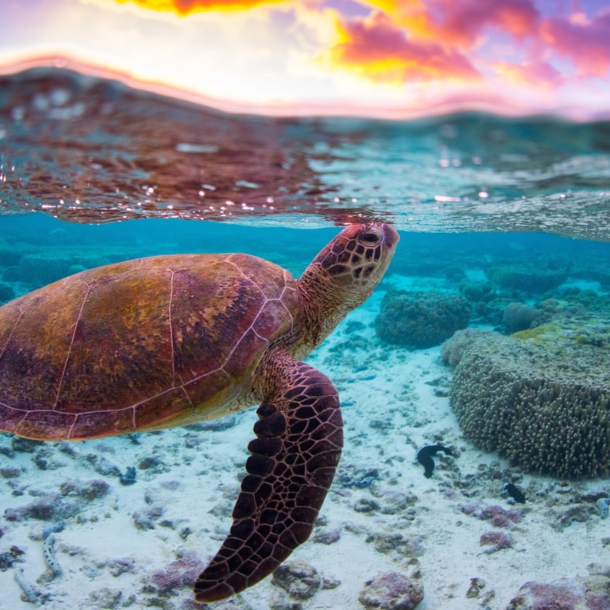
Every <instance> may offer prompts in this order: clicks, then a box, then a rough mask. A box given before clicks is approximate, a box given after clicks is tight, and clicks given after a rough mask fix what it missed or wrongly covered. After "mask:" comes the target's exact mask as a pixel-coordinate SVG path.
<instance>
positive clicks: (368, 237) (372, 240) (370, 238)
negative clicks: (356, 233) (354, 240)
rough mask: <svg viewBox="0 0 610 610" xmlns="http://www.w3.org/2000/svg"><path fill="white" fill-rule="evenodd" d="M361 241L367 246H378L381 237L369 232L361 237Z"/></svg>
mask: <svg viewBox="0 0 610 610" xmlns="http://www.w3.org/2000/svg"><path fill="white" fill-rule="evenodd" d="M360 239H361V240H362V241H364V242H366V243H367V244H376V243H377V242H378V241H379V235H377V233H373V232H371V231H367V232H366V233H363V234H362V235H361V236H360Z"/></svg>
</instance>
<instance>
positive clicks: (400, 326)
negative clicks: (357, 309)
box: [375, 290, 470, 348]
mask: <svg viewBox="0 0 610 610" xmlns="http://www.w3.org/2000/svg"><path fill="white" fill-rule="evenodd" d="M469 319H470V304H469V303H468V301H467V300H466V299H465V298H464V297H461V296H459V295H457V294H451V293H447V292H438V291H435V290H431V291H429V292H406V291H404V290H394V291H390V292H388V293H387V294H386V295H385V297H384V298H383V301H382V303H381V311H380V312H379V315H378V316H377V319H376V320H375V329H376V330H377V336H378V337H379V338H380V339H382V340H383V341H387V342H388V343H393V344H395V345H409V346H411V347H416V348H426V347H432V346H433V345H438V344H440V343H442V342H443V341H444V340H445V339H448V338H449V337H451V335H453V333H454V332H455V331H456V330H459V329H461V328H466V326H468V321H469Z"/></svg>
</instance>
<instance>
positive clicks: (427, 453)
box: [417, 444, 453, 479]
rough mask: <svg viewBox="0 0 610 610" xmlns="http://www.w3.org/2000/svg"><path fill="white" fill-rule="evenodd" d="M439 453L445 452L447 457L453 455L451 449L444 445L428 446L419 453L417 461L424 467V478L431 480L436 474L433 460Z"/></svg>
mask: <svg viewBox="0 0 610 610" xmlns="http://www.w3.org/2000/svg"><path fill="white" fill-rule="evenodd" d="M439 451H444V452H445V455H453V453H451V449H450V448H449V447H444V446H443V445H440V444H437V445H426V446H425V447H422V448H421V449H420V450H419V451H418V452H417V461H418V462H419V463H420V464H421V465H422V466H423V467H424V476H425V477H426V479H429V478H430V477H431V476H432V473H433V472H434V460H433V459H432V457H433V456H435V455H436V454H437V453H438V452H439Z"/></svg>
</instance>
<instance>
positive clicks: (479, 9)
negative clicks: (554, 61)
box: [362, 0, 539, 48]
mask: <svg viewBox="0 0 610 610" xmlns="http://www.w3.org/2000/svg"><path fill="white" fill-rule="evenodd" d="M362 1H363V2H366V3H367V4H369V5H372V6H374V7H376V8H378V9H381V10H383V11H384V12H385V13H387V14H388V15H389V16H390V17H391V18H392V20H393V21H394V23H396V24H397V25H400V26H402V27H404V28H406V29H407V30H408V31H409V32H410V33H411V34H412V35H414V36H416V37H418V38H426V39H434V40H437V41H440V42H442V44H445V45H446V44H452V45H459V46H461V47H462V48H471V47H472V46H473V45H474V44H475V43H476V42H477V39H478V38H479V37H480V35H481V34H482V32H483V31H484V30H485V29H486V28H489V27H495V28H498V29H500V30H502V31H504V32H506V33H508V34H510V35H511V36H513V37H515V38H517V39H522V38H524V37H526V36H529V35H532V34H534V33H535V32H536V30H537V28H538V21H539V13H538V10H537V9H536V7H535V6H534V4H533V2H532V0H502V1H498V0H457V1H456V0H428V1H426V2H424V1H423V0H407V1H403V0H362Z"/></svg>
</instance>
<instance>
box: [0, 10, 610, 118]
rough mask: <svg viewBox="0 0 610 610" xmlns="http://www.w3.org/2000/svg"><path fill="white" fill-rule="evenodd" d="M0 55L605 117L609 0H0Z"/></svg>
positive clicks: (207, 93) (241, 101)
mask: <svg viewBox="0 0 610 610" xmlns="http://www.w3.org/2000/svg"><path fill="white" fill-rule="evenodd" d="M0 4H1V7H2V11H1V12H2V24H3V35H2V37H1V38H0V67H1V69H2V70H3V71H5V72H6V71H11V70H14V69H15V66H18V67H24V66H27V65H32V64H36V63H46V64H49V65H67V66H77V67H78V69H80V70H82V71H85V72H92V73H95V74H100V73H102V74H103V73H108V74H113V73H116V74H118V76H119V78H122V79H123V80H126V81H128V82H131V83H132V84H133V83H134V82H135V83H136V84H137V85H138V86H141V87H145V88H152V89H156V90H159V89H161V90H163V88H165V90H167V91H171V92H172V93H173V94H176V95H181V96H183V97H188V98H190V99H199V100H201V101H203V102H204V103H210V104H212V105H215V106H218V107H221V108H227V109H240V110H250V111H254V112H263V113H271V114H291V113H299V114H303V113H304V114H311V113H315V114H319V113H322V114H324V113H330V114H356V115H358V114H359V115H372V116H382V117H383V116H387V117H410V116H419V115H425V114H434V113H439V112H445V111H448V110H453V109H462V108H475V109H484V110H492V111H496V112H504V113H509V114H523V113H529V112H540V111H543V112H546V111H551V112H559V113H564V114H566V115H568V116H571V117H573V118H577V119H591V118H595V117H598V116H605V117H607V116H609V115H610V2H608V1H606V2H601V1H599V0H581V1H578V0H572V1H569V0H26V1H23V0H0Z"/></svg>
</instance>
